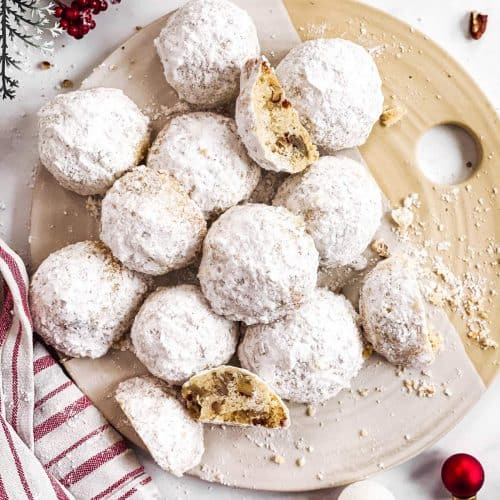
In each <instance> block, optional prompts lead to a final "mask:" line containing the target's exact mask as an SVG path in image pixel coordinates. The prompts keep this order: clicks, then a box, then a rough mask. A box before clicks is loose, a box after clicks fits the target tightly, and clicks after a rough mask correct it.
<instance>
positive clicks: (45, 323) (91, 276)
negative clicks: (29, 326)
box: [30, 241, 150, 358]
mask: <svg viewBox="0 0 500 500" xmlns="http://www.w3.org/2000/svg"><path fill="white" fill-rule="evenodd" d="M149 285H150V282H149V280H148V279H147V278H145V277H144V276H142V275H140V274H137V273H134V272H133V271H129V270H128V269H126V268H125V267H123V266H122V265H121V264H120V263H119V262H118V261H117V260H115V259H114V258H113V256H112V255H111V252H110V251H109V250H108V249H107V248H106V247H105V246H104V245H103V244H102V243H100V242H96V241H82V242H80V243H75V244H74V245H69V246H67V247H64V248H62V249H61V250H58V251H57V252H54V253H52V254H51V255H49V256H48V257H47V258H46V259H45V260H44V261H43V262H42V263H41V264H40V266H39V268H38V269H37V271H36V272H35V274H34V276H33V278H32V280H31V287H30V306H31V313H32V316H33V323H34V325H35V329H36V331H37V332H38V334H39V335H40V336H41V337H42V338H43V339H44V340H45V342H47V343H48V344H50V345H51V346H53V347H55V348H56V349H58V350H59V351H61V352H63V353H64V354H66V355H67V356H73V357H78V358H80V357H86V356H88V357H90V358H99V357H100V356H103V355H104V354H106V352H107V351H108V349H109V348H110V347H111V345H112V344H113V342H114V341H116V340H118V339H119V338H120V337H121V336H122V335H123V334H124V333H125V332H126V331H127V330H128V329H129V328H130V325H131V324H132V320H133V318H134V315H135V313H136V312H137V310H138V309H139V306H140V305H141V303H142V301H143V299H144V297H145V295H146V293H147V292H148V289H149Z"/></svg>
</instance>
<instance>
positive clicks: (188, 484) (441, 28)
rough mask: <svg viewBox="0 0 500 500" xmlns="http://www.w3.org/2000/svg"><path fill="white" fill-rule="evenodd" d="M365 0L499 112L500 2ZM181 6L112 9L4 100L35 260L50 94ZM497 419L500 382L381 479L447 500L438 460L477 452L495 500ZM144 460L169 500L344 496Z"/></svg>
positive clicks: (10, 223)
mask: <svg viewBox="0 0 500 500" xmlns="http://www.w3.org/2000/svg"><path fill="white" fill-rule="evenodd" d="M249 1H251V0H249ZM332 1H334V0H332ZM365 1H366V2H367V3H369V4H372V5H373V6H376V7H379V8H381V9H383V10H386V11H387V12H389V13H391V14H392V15H394V16H396V17H399V18H401V19H403V20H405V21H407V22H409V23H410V24H412V25H414V26H415V27H416V28H417V29H419V30H421V31H423V32H425V33H426V34H427V35H429V36H430V37H431V38H432V39H434V40H435V41H436V42H438V43H439V44H441V45H442V46H443V47H444V48H445V49H446V50H448V51H449V52H450V53H451V54H452V55H453V56H454V57H455V58H456V59H457V60H458V61H459V62H460V63H461V64H462V65H463V66H465V68H467V70H468V71H469V72H470V73H471V74H472V75H473V77H474V78H475V80H476V81H477V82H478V83H479V85H480V86H481V88H482V89H483V90H484V92H485V93H486V94H487V95H488V97H489V98H490V100H491V101H492V103H493V105H494V106H495V108H496V109H497V110H498V111H500V64H498V62H499V59H498V57H499V55H498V50H499V47H500V3H499V2H498V0H475V1H474V2H471V1H470V0H441V1H439V2H438V1H436V0H420V1H418V2H409V1H404V2H402V1H401V0H365ZM180 3H182V2H181V1H179V0H145V1H142V2H138V1H133V0H124V1H123V2H122V3H121V4H120V6H118V7H111V8H110V9H109V11H108V12H107V13H105V14H101V15H100V16H99V17H98V27H97V29H96V31H95V32H94V33H92V35H90V36H88V37H87V38H85V40H83V41H76V40H72V39H70V38H68V37H64V38H61V39H59V40H58V42H57V44H56V51H55V53H54V55H53V56H50V57H43V56H40V55H35V56H32V57H31V62H30V63H28V64H27V68H26V71H25V72H24V74H21V75H20V83H21V88H20V90H19V92H18V97H17V99H16V100H15V101H12V102H8V101H0V237H2V238H4V239H5V240H6V241H7V242H8V243H9V244H11V245H12V246H13V248H14V249H15V250H17V251H18V252H19V253H20V254H21V255H22V256H23V257H26V256H27V248H28V216H29V207H30V199H31V189H30V188H31V185H32V171H33V168H34V167H35V166H36V163H37V155H36V140H35V133H36V132H35V112H36V110H37V109H38V108H39V106H40V104H41V103H42V102H43V101H44V100H45V99H46V98H48V97H50V96H52V95H54V94H56V93H57V92H58V89H57V84H58V83H59V82H60V81H62V80H63V79H65V78H69V79H71V80H73V81H74V82H75V85H78V83H79V81H80V79H81V78H82V77H84V76H85V75H86V74H87V73H88V72H89V70H90V69H92V68H93V67H94V66H96V64H98V63H99V62H100V61H101V60H102V59H103V58H104V57H105V56H106V55H107V54H108V53H109V52H111V51H112V50H113V49H114V48H115V47H116V46H118V45H119V43H120V42H122V41H124V40H126V39H127V38H128V37H130V36H131V35H132V34H133V33H134V31H135V27H136V26H140V25H145V24H147V23H149V22H150V21H152V20H153V19H155V18H157V17H158V16H160V15H161V14H163V13H165V12H167V11H169V10H171V9H173V8H175V7H176V6H177V5H178V4H180ZM470 9H476V10H481V11H484V12H486V13H488V14H489V15H490V20H489V27H488V31H487V33H486V34H485V36H484V37H483V39H482V40H481V41H479V42H472V41H470V40H469V39H467V37H466V36H465V34H464V32H465V30H466V24H467V22H466V19H467V16H468V12H469V11H470ZM43 59H48V60H50V61H51V62H53V63H54V64H55V67H54V68H52V69H51V70H49V71H41V70H38V69H37V68H36V64H37V63H38V62H39V61H41V60H43ZM499 133H500V131H499ZM499 423H500V377H499V378H497V380H496V381H495V382H494V383H493V385H492V386H491V387H490V389H489V390H488V392H487V393H486V395H485V396H484V397H483V399H482V400H481V401H480V402H479V403H478V404H477V406H476V407H475V408H474V409H473V410H472V411H471V412H470V413H469V414H468V415H467V416H466V417H465V419H464V420H463V421H462V422H461V423H460V424H459V425H458V426H457V427H456V428H455V429H454V430H452V431H451V432H450V433H449V434H448V435H447V436H446V437H444V438H443V439H441V440H440V441H439V442H438V443H437V444H436V445H434V446H433V447H432V448H430V449H429V450H427V451H426V452H424V453H422V454H421V455H419V456H418V457H416V458H414V459H413V460H410V461H409V462H407V463H406V464H404V465H402V466H399V467H397V468H395V469H393V470H391V471H385V472H381V473H379V474H378V475H377V476H376V478H375V479H376V480H378V481H380V482H381V483H383V484H385V485H386V486H388V487H389V488H390V489H391V490H392V491H393V493H394V494H395V496H396V498H397V499H398V500H399V499H402V500H425V499H436V500H440V499H443V500H444V499H447V498H449V495H447V493H446V492H445V491H444V490H443V488H442V487H441V482H440V479H439V471H440V464H441V462H442V461H443V459H444V458H446V457H447V456H449V455H450V454H452V453H455V452H459V451H466V452H469V453H472V454H474V455H475V456H477V457H478V458H479V459H480V460H481V461H482V463H483V465H484V466H485V469H486V483H485V486H484V488H483V490H482V492H481V494H480V496H479V498H480V500H496V499H498V498H500V493H499V492H500V429H499ZM141 456H142V458H143V462H144V464H145V465H146V467H147V469H148V470H149V472H150V473H152V474H153V475H154V476H155V479H156V480H157V482H158V484H159V485H160V487H161V489H162V491H163V492H164V495H165V498H168V499H174V498H180V499H183V498H190V499H201V498H203V499H213V500H215V499H217V500H219V499H220V500H225V499H236V498H238V499H245V498H246V499H254V498H266V499H274V498H276V499H277V498H280V499H283V498H294V499H335V498H336V497H337V494H338V491H326V490H325V491H320V492H311V493H305V494H296V495H290V494H287V495H278V494H272V493H265V492H253V491H243V490H233V489H230V488H226V487H223V486H218V485H210V484H208V483H205V482H202V481H199V480H197V479H193V478H189V477H185V478H183V479H177V478H174V477H172V476H169V475H167V474H164V473H162V472H161V471H159V469H157V468H156V467H155V466H154V464H153V463H152V462H151V460H150V459H148V458H147V457H145V456H144V455H141ZM367 500H368V499H367Z"/></svg>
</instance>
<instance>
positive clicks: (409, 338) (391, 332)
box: [359, 256, 440, 366]
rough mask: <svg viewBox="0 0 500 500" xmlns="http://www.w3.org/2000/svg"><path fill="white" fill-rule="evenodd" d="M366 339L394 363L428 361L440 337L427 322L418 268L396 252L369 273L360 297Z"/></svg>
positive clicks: (431, 359)
mask: <svg viewBox="0 0 500 500" xmlns="http://www.w3.org/2000/svg"><path fill="white" fill-rule="evenodd" d="M359 312H360V316H361V321H362V325H363V330H364V334H365V337H366V339H367V340H368V341H369V342H370V343H371V344H372V345H373V349H374V350H375V351H377V352H378V353H379V354H381V355H382V356H384V357H385V358H387V359H388V360H389V361H390V362H391V363H393V364H395V365H401V366H421V365H428V364H430V363H432V362H433V361H434V357H435V353H436V351H437V350H438V348H439V346H440V339H439V337H438V336H437V335H436V333H434V332H432V331H431V330H430V328H429V326H428V325H427V318H426V314H425V308H424V299H423V297H422V294H421V291H420V287H419V283H418V278H417V270H416V268H415V266H414V264H413V263H412V261H410V260H409V259H406V258H404V257H399V256H394V257H389V258H388V259H386V260H383V261H381V262H379V263H378V264H377V265H376V266H375V268H374V269H372V271H370V273H368V275H367V276H366V278H365V280H364V283H363V286H362V288H361V293H360V297H359Z"/></svg>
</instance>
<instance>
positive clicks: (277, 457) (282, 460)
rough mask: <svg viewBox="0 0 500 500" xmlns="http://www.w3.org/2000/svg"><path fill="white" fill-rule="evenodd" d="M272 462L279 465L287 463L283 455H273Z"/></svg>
mask: <svg viewBox="0 0 500 500" xmlns="http://www.w3.org/2000/svg"><path fill="white" fill-rule="evenodd" d="M271 460H272V461H273V462H274V463H275V464H278V465H281V464H284V463H285V457H284V456H282V455H273V456H272V457H271Z"/></svg>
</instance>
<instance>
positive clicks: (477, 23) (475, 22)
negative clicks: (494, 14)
mask: <svg viewBox="0 0 500 500" xmlns="http://www.w3.org/2000/svg"><path fill="white" fill-rule="evenodd" d="M487 26H488V16H487V15H486V14H480V13H479V12H477V11H472V12H471V13H470V21H469V33H470V36H471V37H472V38H473V39H474V40H479V39H480V38H481V37H482V36H483V35H484V32H485V31H486V27H487Z"/></svg>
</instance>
